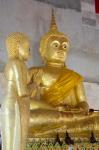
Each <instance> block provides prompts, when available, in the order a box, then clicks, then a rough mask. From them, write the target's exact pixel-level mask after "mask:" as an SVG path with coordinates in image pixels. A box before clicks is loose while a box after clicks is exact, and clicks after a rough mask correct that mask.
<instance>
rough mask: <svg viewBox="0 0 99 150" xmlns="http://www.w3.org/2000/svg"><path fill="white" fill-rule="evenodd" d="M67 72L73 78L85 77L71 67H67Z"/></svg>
mask: <svg viewBox="0 0 99 150" xmlns="http://www.w3.org/2000/svg"><path fill="white" fill-rule="evenodd" d="M64 71H65V73H66V74H67V75H69V76H71V77H73V78H76V79H82V80H83V79H84V77H83V76H82V75H80V74H79V73H78V72H76V71H74V70H71V69H68V68H65V70H64Z"/></svg>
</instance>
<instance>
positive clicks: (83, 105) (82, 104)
mask: <svg viewBox="0 0 99 150" xmlns="http://www.w3.org/2000/svg"><path fill="white" fill-rule="evenodd" d="M75 109H78V110H79V111H82V112H84V113H88V112H89V106H88V103H87V102H85V101H84V102H80V103H78V104H77V106H76V107H75Z"/></svg>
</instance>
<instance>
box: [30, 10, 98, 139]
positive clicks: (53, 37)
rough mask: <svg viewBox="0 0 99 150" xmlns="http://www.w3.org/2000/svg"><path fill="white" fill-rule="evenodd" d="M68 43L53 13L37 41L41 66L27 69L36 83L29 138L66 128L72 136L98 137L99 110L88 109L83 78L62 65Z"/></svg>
mask: <svg viewBox="0 0 99 150" xmlns="http://www.w3.org/2000/svg"><path fill="white" fill-rule="evenodd" d="M69 46H70V42H69V39H68V37H67V36H66V35H64V34H63V33H61V32H59V31H58V28H57V25H56V22H55V17H54V13H53V12H52V20H51V26H50V30H49V32H48V33H46V34H45V35H44V37H42V39H41V41H40V53H41V56H42V59H43V62H44V66H41V67H32V68H30V69H29V75H30V76H31V77H30V78H31V82H34V84H35V90H34V91H36V92H34V91H33V93H35V94H33V97H32V96H31V102H30V122H29V137H35V138H36V137H37V138H38V137H39V138H45V137H46V138H51V137H54V136H55V134H56V133H57V132H58V133H60V136H63V135H64V133H65V132H66V131H68V132H69V133H70V134H71V135H73V136H74V137H87V138H88V137H89V136H90V133H91V131H93V132H94V133H96V135H97V136H99V129H98V126H99V113H98V112H89V105H88V103H87V99H86V95H85V90H84V85H83V77H82V76H81V75H80V74H78V73H76V72H75V71H73V70H70V69H69V68H68V67H67V66H66V65H65V60H66V58H67V54H68V51H69Z"/></svg>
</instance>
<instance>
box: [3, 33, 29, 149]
mask: <svg viewBox="0 0 99 150" xmlns="http://www.w3.org/2000/svg"><path fill="white" fill-rule="evenodd" d="M6 46H7V50H8V57H9V61H8V63H7V65H6V67H5V71H4V75H5V83H6V89H5V90H6V91H5V97H4V98H3V104H2V107H1V110H2V115H1V126H2V127H1V129H2V148H3V150H24V149H25V142H26V138H27V133H28V130H27V129H28V122H29V108H30V105H29V104H30V103H29V95H30V93H29V90H28V88H27V83H28V70H27V67H26V65H25V63H24V61H26V60H27V59H28V57H29V55H30V44H29V39H28V37H27V36H26V35H24V34H23V33H19V32H15V33H12V34H11V35H9V36H8V37H7V39H6Z"/></svg>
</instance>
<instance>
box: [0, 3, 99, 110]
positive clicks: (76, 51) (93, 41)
mask: <svg viewBox="0 0 99 150" xmlns="http://www.w3.org/2000/svg"><path fill="white" fill-rule="evenodd" d="M51 9H52V6H51V5H49V4H44V3H41V2H38V1H34V0H28V1H27V0H16V1H15V0H0V72H1V73H0V91H2V90H3V89H4V88H6V87H5V86H4V85H3V83H2V72H3V70H4V66H5V64H6V63H7V61H8V59H7V51H6V46H5V39H6V37H7V36H8V35H9V33H11V32H16V31H19V32H24V33H26V34H27V35H28V36H29V37H30V40H31V58H30V60H29V61H28V66H38V65H42V60H41V57H40V54H39V41H40V38H41V37H42V36H43V35H44V34H45V32H47V31H48V29H49V25H50V17H51ZM54 10H55V16H56V21H57V25H58V28H59V30H60V31H61V32H63V33H65V34H67V35H68V36H69V38H70V42H71V47H70V51H69V56H68V60H67V61H66V64H67V66H69V67H70V68H71V69H73V70H75V71H77V72H79V73H80V74H82V75H83V76H84V77H85V81H86V82H85V83H84V84H85V88H86V94H87V97H88V101H89V103H90V106H91V107H93V106H94V107H95V108H97V109H98V108H99V92H98V91H99V85H98V83H99V69H98V68H99V42H98V41H99V30H98V29H96V28H94V27H86V26H83V25H82V20H81V12H80V11H77V10H75V9H70V8H66V9H62V8H55V9H54ZM2 87H3V88H2ZM0 102H2V92H0Z"/></svg>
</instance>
